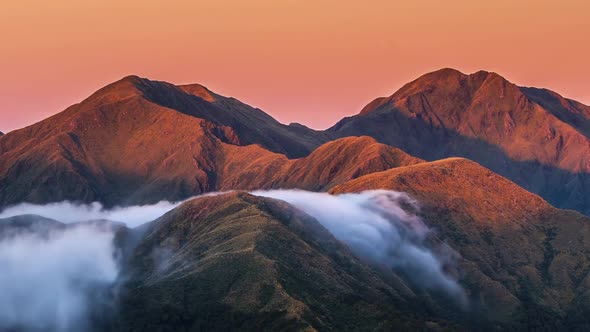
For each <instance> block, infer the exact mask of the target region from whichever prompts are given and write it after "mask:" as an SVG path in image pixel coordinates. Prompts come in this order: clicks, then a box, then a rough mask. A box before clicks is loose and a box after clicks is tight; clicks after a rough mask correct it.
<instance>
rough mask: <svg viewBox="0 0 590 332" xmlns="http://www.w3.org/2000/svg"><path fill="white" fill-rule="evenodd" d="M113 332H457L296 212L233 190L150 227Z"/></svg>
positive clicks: (136, 254)
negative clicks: (441, 330)
mask: <svg viewBox="0 0 590 332" xmlns="http://www.w3.org/2000/svg"><path fill="white" fill-rule="evenodd" d="M144 231H145V233H144V234H145V235H144V238H143V240H142V241H141V242H140V243H139V245H138V247H137V248H136V250H135V252H134V254H133V255H132V256H131V257H130V259H129V263H128V266H127V268H126V271H125V272H124V273H125V274H126V275H127V276H129V282H128V283H127V284H126V287H125V289H124V290H123V295H122V299H121V302H120V307H121V311H120V317H118V318H117V320H116V322H115V323H114V326H112V327H111V329H115V330H124V331H146V330H150V331H151V330H159V329H163V328H164V329H173V330H192V331H197V330H255V331H260V330H268V331H276V330H298V331H301V330H304V331H315V330H338V331H349V330H355V331H358V330H375V329H377V330H391V329H402V330H415V329H423V328H425V326H426V317H428V318H429V319H430V320H431V322H430V324H433V325H435V326H436V325H437V324H438V326H445V324H446V325H447V326H448V325H449V324H448V323H446V322H445V321H444V320H441V319H440V318H437V317H436V314H435V313H433V312H436V307H432V306H430V305H429V304H427V303H426V302H422V301H420V300H418V299H417V298H416V297H415V295H414V293H413V292H412V291H411V290H410V289H409V288H408V287H407V286H406V285H405V284H404V283H403V281H401V280H400V279H395V280H393V279H390V280H385V279H384V278H382V277H381V276H380V275H379V274H378V273H377V272H375V271H373V270H372V269H371V268H369V267H368V266H366V265H365V264H363V263H361V262H360V261H359V260H358V259H357V258H356V257H355V256H354V255H352V254H351V252H350V251H349V250H348V248H347V247H346V246H344V245H343V244H341V243H340V242H338V241H337V240H336V239H335V238H334V237H333V236H332V235H331V234H330V233H329V232H328V231H327V230H326V229H325V228H324V227H323V226H321V225H320V224H319V223H318V222H317V221H316V220H315V219H313V218H311V217H310V216H308V215H306V214H305V213H303V212H301V211H299V210H297V209H295V208H293V207H292V206H290V205H289V204H287V203H285V202H282V201H278V200H274V199H269V198H263V197H257V196H253V195H250V194H247V193H241V192H233V193H226V194H221V195H215V196H209V197H201V198H197V199H194V200H191V201H188V202H186V203H184V204H183V205H181V206H180V207H178V208H176V209H174V210H173V211H171V212H169V213H167V214H166V215H164V216H163V217H162V218H160V219H158V220H156V221H154V222H152V223H151V224H149V225H146V226H145V227H144Z"/></svg>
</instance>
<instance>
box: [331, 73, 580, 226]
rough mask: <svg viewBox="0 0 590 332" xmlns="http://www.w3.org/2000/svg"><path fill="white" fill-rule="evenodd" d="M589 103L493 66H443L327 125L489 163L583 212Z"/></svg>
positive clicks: (429, 154)
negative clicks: (524, 83)
mask: <svg viewBox="0 0 590 332" xmlns="http://www.w3.org/2000/svg"><path fill="white" fill-rule="evenodd" d="M589 123H590V107H588V106H584V105H582V104H580V103H577V102H575V101H571V100H568V99H565V98H563V97H561V96H559V95H557V94H555V93H553V92H550V91H547V90H539V89H533V88H522V87H518V86H516V85H514V84H512V83H510V82H508V81H507V80H505V79H504V78H502V77H501V76H499V75H497V74H495V73H488V72H484V71H481V72H477V73H475V74H472V75H464V74H462V73H460V72H458V71H456V70H452V69H443V70H440V71H437V72H433V73H430V74H427V75H424V76H422V77H420V78H419V79H417V80H415V81H413V82H411V83H409V84H407V85H405V86H404V87H403V88H402V89H400V90H399V91H397V92H396V93H395V94H393V95H392V96H390V97H387V98H379V99H376V100H375V101H373V102H371V103H370V104H369V105H367V106H366V107H365V108H364V109H363V110H362V112H361V113H360V114H358V115H356V116H353V117H349V118H345V119H343V120H341V121H340V122H339V123H337V124H336V125H335V126H334V127H332V128H330V129H329V130H328V132H329V133H331V134H333V135H336V136H348V135H369V136H372V137H374V138H375V139H377V140H378V141H379V142H381V143H385V144H390V145H392V146H395V147H398V148H400V149H402V150H404V151H406V152H408V153H410V154H411V155H414V156H417V157H420V158H423V159H426V160H437V159H441V158H446V157H453V156H460V157H466V158H469V159H472V160H474V161H477V162H478V163H481V164H482V165H484V166H486V167H489V168H490V169H491V170H493V171H494V172H497V173H499V174H501V175H504V176H506V177H508V178H509V179H511V180H513V181H515V182H516V183H518V184H519V185H521V186H523V187H524V188H525V189H528V190H530V191H532V192H535V193H537V194H540V195H541V196H542V197H544V198H545V199H547V200H548V201H549V202H551V203H552V204H554V205H556V206H558V207H563V208H571V209H575V210H578V211H581V212H583V213H586V214H588V213H590V200H589V197H588V195H585V194H584V193H585V192H587V190H588V188H590V176H589V175H588V174H589V172H590V139H589V138H590V130H589V128H590V125H589Z"/></svg>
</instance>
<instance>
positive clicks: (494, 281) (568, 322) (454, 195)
mask: <svg viewBox="0 0 590 332" xmlns="http://www.w3.org/2000/svg"><path fill="white" fill-rule="evenodd" d="M369 189H391V190H397V191H403V192H407V193H409V194H410V195H412V196H413V197H414V198H416V199H417V200H418V201H419V202H420V205H421V212H420V214H421V215H422V216H423V218H424V220H425V221H426V222H427V223H428V224H429V225H430V226H432V227H435V228H436V229H437V232H438V234H439V237H440V238H441V239H444V241H446V242H447V243H448V244H449V245H450V246H451V247H452V248H454V249H455V250H457V251H458V252H459V254H460V256H461V263H460V270H461V271H463V276H462V278H461V283H462V284H463V285H465V286H466V287H467V289H469V290H470V293H471V294H470V297H471V301H472V305H473V309H474V310H476V311H479V312H481V313H482V314H483V315H485V316H486V317H487V319H489V320H491V321H497V322H504V323H507V324H512V325H513V326H514V327H517V328H519V329H529V330H531V329H533V330H548V331H549V330H565V329H578V330H583V329H587V328H588V327H589V326H590V325H589V323H590V322H589V321H588V318H587V317H588V315H587V314H588V313H589V312H590V311H589V310H590V305H588V302H587V301H586V300H587V298H588V294H589V291H590V276H589V273H588V272H589V271H590V258H589V257H590V256H589V255H588V253H590V219H589V218H588V217H585V216H583V215H581V214H579V213H577V212H573V211H567V210H559V209H556V208H554V207H552V206H550V205H549V204H548V203H546V202H545V201H544V200H543V199H542V198H540V197H539V196H537V195H534V194H531V193H529V192H527V191H525V190H524V189H522V188H520V187H519V186H517V185H516V184H514V183H512V182H511V181H509V180H507V179H505V178H503V177H501V176H499V175H497V174H495V173H493V172H491V171H490V170H488V169H486V168H484V167H481V166H480V165H478V164H477V163H474V162H472V161H469V160H466V159H461V158H452V159H445V160H440V161H435V162H431V163H421V164H417V165H413V166H408V167H400V168H395V169H391V170H388V171H384V172H379V173H374V174H369V175H365V176H362V177H359V178H357V179H355V180H352V181H349V182H347V183H344V184H342V185H339V186H336V187H334V188H333V189H332V190H331V192H332V193H334V194H338V193H347V192H359V191H363V190H369Z"/></svg>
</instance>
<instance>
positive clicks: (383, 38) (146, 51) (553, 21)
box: [0, 0, 590, 132]
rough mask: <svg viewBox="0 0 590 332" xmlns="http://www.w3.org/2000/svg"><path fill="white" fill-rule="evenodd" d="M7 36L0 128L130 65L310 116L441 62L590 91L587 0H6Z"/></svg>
mask: <svg viewBox="0 0 590 332" xmlns="http://www.w3.org/2000/svg"><path fill="white" fill-rule="evenodd" d="M0 38H1V39H0V41H1V42H0V75H1V76H0V130H1V131H5V132H6V131H9V130H12V129H15V128H19V127H22V126H25V125H28V124H31V123H33V122H35V121H38V120H40V119H42V118H44V117H47V116H49V115H51V114H54V113H56V112H59V111H61V110H63V109H64V108H65V107H67V106H68V105H70V104H73V103H75V102H78V101H80V100H81V99H83V98H84V97H86V96H88V95H89V94H90V93H92V92H93V91H95V90H96V89H98V88H100V87H101V86H103V85H105V84H107V83H109V82H112V81H115V80H117V79H119V78H121V77H123V76H125V75H128V74H137V75H140V76H143V77H148V78H151V79H158V80H165V81H169V82H173V83H201V84H204V85H206V86H207V87H209V88H210V89H212V90H213V91H216V92H218V93H221V94H224V95H228V96H233V97H236V98H238V99H240V100H242V101H244V102H246V103H248V104H250V105H253V106H256V107H259V108H261V109H263V110H264V111H266V112H268V113H270V114H271V115H273V116H274V117H276V118H278V119H279V120H280V121H282V122H286V123H288V122H292V121H298V122H302V123H304V124H306V125H309V126H311V127H313V128H326V127H328V126H330V125H332V124H334V123H335V122H336V121H337V120H338V119H340V118H341V117H343V116H346V115H351V114H354V113H357V112H358V111H359V110H360V109H361V107H362V106H364V105H365V104H366V103H368V102H369V101H371V100H372V99H373V98H375V97H378V96H383V95H390V94H392V93H393V92H394V91H395V90H396V89H398V88H399V87H400V86H401V85H402V84H403V83H405V82H408V81H410V80H412V79H414V78H416V77H417V76H419V75H421V74H423V73H425V72H428V71H432V70H435V69H439V68H441V67H454V68H457V69H459V70H462V71H464V72H474V71H476V70H479V69H486V70H490V71H496V72H498V73H500V74H502V75H504V76H505V77H506V78H508V79H509V80H511V81H513V82H515V83H518V84H521V85H527V86H540V87H547V88H550V89H552V90H555V91H557V92H559V93H561V94H563V95H564V96H566V97H569V98H572V99H577V100H579V101H581V102H584V103H586V104H590V88H589V87H590V62H589V59H590V5H589V4H588V1H586V0H562V1H545V0H536V1H532V0H530V1H529V0H527V1H518V0H495V1H487V3H486V4H483V1H473V0H446V1H443V0H405V1H395V0H375V1H370V0H365V1H355V2H354V3H353V2H352V1H350V3H343V1H334V0H300V1H297V0H250V1H245V0H240V1H238V0H215V1H210V0H208V1H199V0H197V1H150V0H147V1H113V0H100V1H95V0H85V1H74V0H71V1H70V0H55V1H45V0H43V1H32V0H21V1H2V3H1V4H0Z"/></svg>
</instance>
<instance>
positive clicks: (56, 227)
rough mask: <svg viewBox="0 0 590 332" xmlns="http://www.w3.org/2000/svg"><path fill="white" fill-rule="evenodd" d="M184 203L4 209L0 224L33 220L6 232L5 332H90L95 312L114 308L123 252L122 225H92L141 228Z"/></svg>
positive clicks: (0, 296)
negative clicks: (17, 219)
mask: <svg viewBox="0 0 590 332" xmlns="http://www.w3.org/2000/svg"><path fill="white" fill-rule="evenodd" d="M178 204H180V203H169V202H160V203H157V204H153V205H145V206H131V207H125V208H120V207H119V208H114V209H110V210H106V209H104V208H103V207H102V205H101V204H99V203H93V204H89V205H79V204H73V203H69V202H62V203H52V204H47V205H35V204H19V205H16V206H13V207H10V208H7V209H5V210H4V211H2V212H1V213H0V219H3V218H10V217H15V216H19V215H25V214H26V215H28V216H27V217H26V220H27V221H31V220H32V221H33V222H32V224H31V225H28V224H19V223H16V224H12V225H11V226H9V227H6V226H5V227H3V228H0V230H1V231H2V234H0V330H10V329H17V330H24V331H60V332H70V331H72V332H73V331H86V330H88V329H90V325H92V324H91V322H90V320H91V319H92V316H93V314H95V313H96V312H97V311H101V310H102V309H104V308H103V307H98V305H99V304H100V305H103V304H106V305H114V303H108V302H109V301H110V302H114V294H111V293H112V292H115V291H116V286H117V281H118V279H119V278H120V270H121V266H120V261H119V259H120V256H121V250H120V249H118V248H116V246H115V243H114V240H115V236H116V232H117V231H118V230H120V229H121V226H117V225H115V224H112V223H108V222H103V223H101V222H98V223H96V222H94V223H88V222H87V221H96V220H110V221H117V222H122V223H124V224H125V225H127V226H128V227H136V226H139V225H141V224H143V223H146V222H149V221H152V220H154V219H157V218H158V217H160V216H162V215H163V214H164V213H166V212H168V211H169V210H171V209H173V208H174V207H176V206H177V205H178ZM37 216H41V217H45V218H49V219H53V220H57V221H59V222H61V223H53V222H51V223H48V222H47V221H46V219H43V218H39V217H37ZM13 220H14V219H13ZM63 223H65V224H63ZM5 225H8V224H5ZM0 226H2V224H0ZM102 302H104V303H102Z"/></svg>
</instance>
